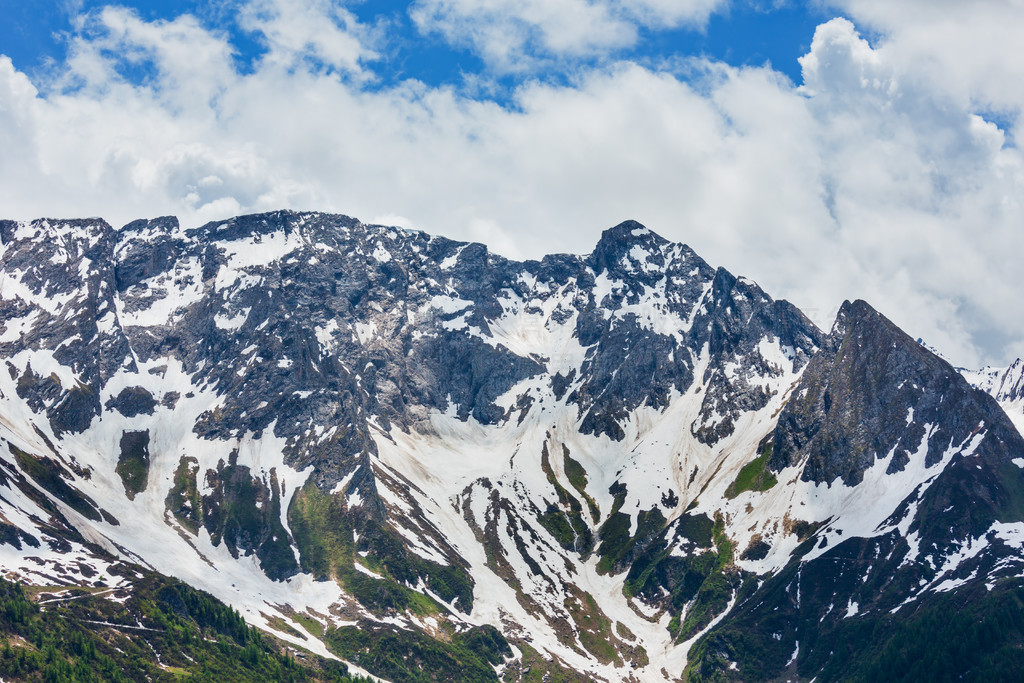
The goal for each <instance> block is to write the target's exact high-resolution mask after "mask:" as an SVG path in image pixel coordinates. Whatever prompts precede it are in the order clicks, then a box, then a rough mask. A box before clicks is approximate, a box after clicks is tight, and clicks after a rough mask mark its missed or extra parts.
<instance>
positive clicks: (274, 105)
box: [0, 0, 1024, 366]
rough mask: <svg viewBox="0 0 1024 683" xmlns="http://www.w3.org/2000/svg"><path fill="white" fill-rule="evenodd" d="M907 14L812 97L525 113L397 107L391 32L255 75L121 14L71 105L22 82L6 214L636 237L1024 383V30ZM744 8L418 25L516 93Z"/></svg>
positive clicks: (742, 90)
mask: <svg viewBox="0 0 1024 683" xmlns="http://www.w3.org/2000/svg"><path fill="white" fill-rule="evenodd" d="M890 4H891V3H881V2H870V1H863V2H859V1H857V0H850V2H847V3H845V4H843V5H842V6H841V7H840V9H841V10H842V12H843V13H844V14H846V16H847V17H849V19H845V18H836V19H832V20H831V21H828V22H825V23H823V24H822V25H820V26H819V27H818V29H817V31H816V33H815V35H814V38H813V41H812V43H811V47H810V50H809V52H808V53H807V54H806V55H805V56H804V57H803V58H802V59H801V62H800V64H801V67H802V73H803V82H802V83H801V84H793V83H791V82H790V81H789V80H788V79H787V78H786V77H785V76H783V75H781V74H780V73H778V72H776V71H773V70H772V69H771V68H769V67H767V66H765V67H761V68H734V67H731V66H729V65H726V64H723V63H720V62H711V61H707V60H701V59H697V58H694V59H689V60H685V61H682V62H678V61H677V62H674V63H673V64H672V65H670V66H665V67H663V68H655V67H653V66H651V65H649V64H648V65H641V64H638V63H635V62H630V61H622V60H619V61H616V59H615V57H614V54H615V53H614V51H611V52H609V54H611V55H612V57H611V58H609V59H605V60H598V61H597V62H596V63H592V64H590V65H589V66H586V67H582V66H580V67H578V68H575V69H574V71H573V72H572V73H571V74H570V75H569V81H570V83H569V84H568V85H554V84H551V83H545V82H544V81H542V80H539V79H536V78H534V77H532V76H530V75H529V74H526V75H524V76H523V77H522V78H521V79H520V80H519V81H518V82H519V85H518V86H516V89H515V91H514V92H513V94H512V96H511V97H510V102H511V104H509V105H503V104H499V103H497V102H495V101H492V100H488V99H483V98H475V97H473V96H472V95H471V94H467V93H466V92H463V91H460V90H458V89H457V88H455V87H454V86H450V87H448V86H444V87H431V86H428V85H425V84H423V83H421V82H417V81H411V80H410V81H405V82H402V83H399V84H398V85H395V86H388V87H381V86H380V84H377V83H374V64H375V63H376V62H377V61H379V60H380V59H382V57H381V55H382V54H383V53H384V52H385V51H386V43H387V35H386V27H384V28H383V29H382V28H381V27H369V26H366V25H363V24H361V23H360V22H359V21H358V20H357V19H356V17H355V15H353V14H352V13H350V12H349V11H348V10H346V9H345V8H344V7H342V6H339V5H338V4H337V3H331V2H328V1H327V0H308V1H306V2H302V3H295V2H290V3H289V2H284V0H257V1H255V2H249V3H245V4H243V5H242V6H241V8H240V10H239V15H238V16H239V21H240V23H241V24H242V25H243V26H244V27H245V28H246V30H248V31H251V32H252V33H253V34H254V35H256V36H258V38H259V40H260V41H262V43H263V45H264V46H265V48H266V50H265V52H264V53H263V54H262V55H261V56H260V57H259V59H258V60H257V61H256V62H255V63H254V64H252V65H249V66H247V67H245V68H243V67H241V66H239V64H238V60H236V59H235V56H236V55H235V50H234V48H233V46H232V44H231V41H230V38H229V36H228V34H227V33H225V32H222V31H220V30H218V29H217V28H216V27H210V26H208V25H205V24H203V23H202V22H200V21H199V20H197V19H196V18H194V17H191V16H188V15H184V16H181V17H178V18H177V19H174V20H173V21H155V22H147V21H144V20H142V19H140V18H139V17H138V16H137V15H136V14H134V13H133V12H132V11H131V10H128V9H124V8H117V7H107V8H104V9H103V10H102V11H99V12H95V13H92V14H89V15H87V16H85V17H82V19H81V22H80V30H79V31H78V32H77V33H76V35H75V36H74V38H73V42H72V44H71V46H70V51H69V57H68V59H67V61H66V62H65V63H62V64H60V65H57V67H56V68H55V70H54V71H53V72H52V74H51V76H50V77H49V78H48V79H45V80H44V79H40V78H36V80H35V81H34V80H32V79H30V78H29V76H27V75H26V74H25V73H24V72H22V71H19V69H18V68H16V67H15V65H14V64H12V62H11V61H10V60H9V59H7V58H6V57H0V148H2V149H3V150H4V156H3V159H2V161H0V213H2V214H4V217H11V218H18V219H28V218H34V217H39V216H44V215H45V216H84V215H96V216H103V217H105V218H106V219H107V220H109V221H110V222H111V223H113V224H115V225H117V224H122V223H125V222H127V221H129V220H132V219H135V218H139V217H145V216H155V215H161V214H175V215H178V216H179V217H180V218H181V219H182V222H183V223H184V224H186V225H198V224H201V223H203V222H205V221H207V220H213V219H218V218H223V217H227V216H230V215H234V214H237V213H243V212H253V211H261V210H270V209H277V208H282V207H289V208H299V209H318V210H328V211H339V212H343V213H347V214H349V215H354V216H356V217H359V218H361V219H363V220H366V221H370V220H376V221H380V222H389V223H393V224H401V225H406V226H415V227H417V228H421V229H424V230H428V231H430V232H434V233H440V234H445V235H448V236H451V237H454V238H458V239H471V240H476V241H482V242H485V243H487V244H488V245H490V246H491V247H492V249H494V250H495V251H497V252H499V253H503V254H506V255H508V256H512V257H537V256H540V255H542V254H544V253H549V252H555V251H569V252H577V253H579V252H587V251H589V250H590V249H591V248H592V247H593V245H594V243H595V242H596V240H597V237H598V235H599V233H600V230H602V229H603V228H605V227H608V226H610V225H613V224H615V223H617V222H618V221H620V220H623V219H626V218H635V219H637V220H640V221H642V222H644V223H645V224H647V225H648V226H649V227H651V228H652V229H654V230H655V231H657V232H659V233H661V234H663V235H664V236H666V237H668V238H670V239H673V240H678V241H683V242H686V243H688V244H690V245H691V246H692V247H693V248H694V249H695V250H696V251H697V252H698V253H700V254H701V255H702V256H704V257H705V258H706V259H708V260H709V261H710V262H712V263H713V264H715V265H723V266H725V267H727V268H728V269H729V270H731V271H733V272H735V273H738V274H745V275H748V276H750V277H753V278H755V279H757V280H758V281H759V282H760V284H761V285H762V286H764V287H765V288H766V289H767V290H768V291H769V292H771V293H773V295H776V296H779V297H785V298H788V299H790V300H791V301H793V302H794V303H796V304H797V305H798V306H800V307H801V308H803V309H805V310H806V311H808V312H809V314H811V315H812V317H813V318H815V320H816V322H818V323H819V324H820V325H822V326H824V327H828V325H830V324H831V319H832V316H833V315H834V313H835V311H836V310H837V309H838V306H839V304H840V303H841V302H842V300H843V299H845V298H854V297H861V298H865V299H867V300H869V301H871V302H872V304H874V305H875V306H876V307H878V308H879V309H880V310H881V311H882V312H884V313H885V314H886V315H888V316H889V317H891V318H893V319H894V320H895V321H896V322H897V323H898V324H900V325H901V326H903V327H904V329H906V330H907V331H908V332H910V333H911V334H913V335H915V336H921V337H924V338H925V339H926V340H927V341H928V342H929V343H930V344H932V345H933V346H936V347H937V348H939V349H940V350H941V351H943V352H944V353H945V354H946V355H947V356H948V357H950V358H951V360H953V361H955V362H958V363H961V364H963V365H968V366H977V365H980V364H981V363H983V362H994V363H1005V362H1008V361H1009V360H1010V359H1012V357H1015V356H1017V355H1024V297H1022V296H1021V285H1020V281H1019V268H1018V266H1017V263H1018V261H1019V259H1020V254H1022V253H1024V207H1022V203H1021V202H1022V200H1021V198H1022V197H1024V192H1022V190H1024V160H1022V157H1021V154H1020V150H1019V149H1018V148H1017V146H1016V143H1015V140H1016V137H1015V135H1016V132H1017V130H1019V128H1020V123H1021V111H1022V110H1024V91H1021V90H1020V89H1019V88H1017V87H1015V84H1016V83H1019V82H1020V80H1021V76H1024V74H1022V73H1020V72H1021V71H1022V70H1024V66H1022V65H1021V62H1020V60H1019V59H1017V58H1016V52H1015V42H1014V40H1013V38H1014V36H1019V35H1022V34H1024V17H1022V11H1021V9H1020V8H1019V6H1018V5H1014V4H1009V3H1000V2H994V1H993V2H977V3H970V4H969V5H968V4H963V3H954V2H948V3H942V2H940V3H924V2H920V3H919V2H917V1H916V0H914V1H912V2H907V3H899V6H900V7H899V8H898V9H897V8H891V7H890ZM481 7H482V8H484V9H479V8H481ZM720 9H722V8H721V7H720V4H719V3H718V2H714V1H712V0H707V1H704V0H698V1H696V2H678V3H672V2H669V1H668V0H648V1H647V2H644V3H639V4H637V3H633V4H630V5H629V6H628V7H627V5H626V4H625V3H617V2H613V1H612V0H609V1H608V2H597V1H592V2H584V1H583V0H560V1H559V2H554V3H543V4H536V3H530V2H526V3H515V4H512V3H506V2H504V0H493V1H492V2H488V3H472V4H470V3H463V2H461V0H419V2H417V3H416V4H414V5H413V7H412V10H411V16H412V19H413V20H414V21H415V22H416V24H417V26H419V27H420V30H422V31H424V32H426V33H433V34H436V35H440V36H442V37H443V39H444V40H447V41H451V42H452V43H456V44H459V45H463V46H466V47H467V49H471V50H473V51H475V52H476V53H477V54H479V55H480V56H481V58H482V59H484V60H485V62H486V63H487V64H489V67H488V68H491V69H493V70H494V73H505V72H506V71H507V70H508V69H510V68H513V66H512V65H513V63H518V64H527V65H528V67H524V68H528V69H537V68H543V67H542V65H543V64H545V63H548V62H549V61H550V60H551V59H552V58H554V57H558V56H560V55H569V56H572V55H584V54H591V55H593V54H596V53H599V52H600V51H602V50H611V49H612V48H614V47H615V46H620V45H626V44H628V43H629V41H635V40H637V39H638V38H637V36H638V35H640V33H641V32H642V31H644V30H655V29H656V28H657V27H671V26H678V25H680V24H683V23H689V24H693V25H700V24H701V22H703V21H706V20H707V17H708V16H709V14H710V13H711V12H713V11H716V10H720ZM853 22H857V23H853ZM860 31H865V32H868V34H869V35H873V36H876V37H875V38H873V43H872V44H869V42H868V41H867V40H865V38H864V37H862V35H861V32H860ZM382 32H383V33H382ZM495 41H498V42H495ZM501 41H504V42H501Z"/></svg>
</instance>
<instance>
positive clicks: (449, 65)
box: [0, 0, 831, 103]
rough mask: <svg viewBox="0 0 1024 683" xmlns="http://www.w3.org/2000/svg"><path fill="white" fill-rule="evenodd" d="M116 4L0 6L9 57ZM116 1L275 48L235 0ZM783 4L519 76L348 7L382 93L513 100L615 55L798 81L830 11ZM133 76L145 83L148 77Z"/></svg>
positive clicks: (400, 16) (381, 15) (56, 40)
mask: <svg viewBox="0 0 1024 683" xmlns="http://www.w3.org/2000/svg"><path fill="white" fill-rule="evenodd" d="M109 4H112V3H106V2H102V1H97V0H79V1H78V2H72V1H71V0H68V1H65V2H52V3H25V2H20V1H18V0H0V15H3V16H4V17H5V21H4V22H0V47H2V50H3V54H6V55H7V56H8V57H10V58H11V59H12V61H13V62H14V64H15V66H16V67H18V68H19V69H20V70H22V71H25V72H27V73H41V72H45V71H46V70H47V69H48V68H51V67H52V65H53V64H54V63H60V62H62V61H64V60H65V59H66V58H67V56H68V49H69V45H70V41H71V39H72V37H73V36H74V35H75V34H76V33H77V32H78V31H79V30H80V25H79V21H80V18H81V17H82V16H83V15H87V14H89V13H90V12H97V11H99V10H101V9H102V8H103V7H105V6H107V5H109ZM116 4H118V5H122V6H126V7H130V8H131V9H132V10H133V11H134V12H135V13H136V14H137V15H138V16H139V18H141V19H143V20H146V21H159V20H164V21H170V20H173V19H175V18H176V17H179V16H181V15H183V14H189V15H193V16H195V17H197V18H198V19H199V20H200V21H201V23H202V24H203V25H204V26H206V27H208V28H210V29H214V30H218V31H223V32H225V33H226V34H227V36H228V38H229V41H230V43H231V45H232V47H233V48H234V50H235V53H236V54H235V58H236V59H237V61H238V64H239V66H240V68H243V69H245V68H251V67H252V65H253V63H254V62H256V61H257V60H258V59H259V58H260V57H261V56H262V55H264V54H265V53H266V51H267V49H268V48H267V45H266V43H265V41H264V40H262V39H261V36H260V35H259V34H258V32H254V31H252V30H251V29H248V28H246V27H244V26H241V25H240V22H239V21H238V20H237V16H236V14H235V12H233V11H232V10H231V9H230V6H231V3H223V2H218V3H210V2H196V1H195V0H163V1H160V2H154V1H148V2H142V1H138V0H137V1H135V2H125V3H116ZM775 4H778V3H775ZM775 4H773V3H770V2H750V1H744V2H737V3H734V4H731V5H730V6H728V7H723V9H722V11H719V12H714V13H712V14H710V16H708V17H707V19H706V20H701V21H699V22H695V23H685V24H683V25H681V26H674V27H659V26H645V27H642V28H641V31H640V34H639V36H638V38H639V39H638V40H637V41H636V43H635V44H631V45H626V46H622V47H619V48H616V49H613V50H610V51H608V52H606V53H602V54H600V55H584V56H582V57H574V58H566V57H564V56H563V57H560V58H559V59H558V60H556V61H555V62H554V63H549V64H546V65H545V67H544V68H543V69H541V70H530V71H528V72H524V73H518V74H508V73H494V72H493V71H489V69H488V65H487V63H486V61H485V60H484V59H483V58H481V56H480V55H479V54H477V53H476V52H475V51H474V50H473V49H471V48H470V47H467V46H465V45H461V44H458V43H452V42H450V41H447V40H445V39H444V37H442V36H439V35H436V34H431V33H430V32H429V31H424V30H422V28H421V27H418V26H417V25H416V23H415V22H414V21H413V19H412V18H411V17H410V12H409V9H410V3H408V2H400V1H395V0H381V1H370V0H368V1H364V2H355V3H350V4H349V5H348V8H349V10H350V11H351V12H352V14H353V15H354V16H355V17H356V18H357V19H358V20H359V22H361V23H363V24H366V25H368V26H379V27H382V30H384V31H385V32H386V34H387V35H386V37H384V38H383V39H382V41H381V43H382V47H381V50H380V52H381V54H380V56H379V58H378V59H375V60H373V72H374V76H375V78H376V80H375V84H374V85H375V87H389V86H393V85H395V84H396V83H398V82H400V81H402V80H405V79H410V78H411V79H416V80H419V81H422V82H424V83H426V84H428V85H431V86H443V85H451V86H455V87H465V85H466V78H465V75H466V74H467V73H468V74H472V75H479V74H481V73H485V74H487V76H488V79H489V80H492V81H493V82H494V85H495V86H497V87H494V88H493V89H490V90H489V91H488V95H489V96H490V97H492V98H494V99H496V100H499V101H502V102H505V103H507V102H509V99H508V95H509V88H512V87H514V86H515V85H516V84H517V83H518V82H521V81H522V80H523V79H524V78H533V79H536V78H540V79H550V80H553V81H556V82H558V81H564V80H565V79H567V78H570V77H571V75H572V73H574V72H575V71H576V70H578V69H579V68H581V67H588V66H594V65H595V64H597V63H599V62H601V61H607V60H609V59H624V60H634V61H638V62H641V63H650V64H658V63H661V62H662V61H664V60H678V59H684V58H688V57H707V58H710V59H713V60H718V61H721V62H724V63H727V64H731V65H735V66H761V65H763V64H765V63H770V64H771V65H772V66H773V67H774V68H775V69H776V70H777V71H779V72H781V73H784V74H786V75H787V76H788V77H789V78H790V79H792V80H793V81H794V82H799V81H800V66H799V64H798V62H797V59H798V58H799V57H800V56H802V55H803V54H805V53H806V52H807V51H808V49H809V48H810V42H811V38H812V37H813V34H814V28H815V26H817V25H818V24H819V23H821V22H823V21H825V20H827V19H828V18H830V16H831V15H830V14H829V12H828V11H827V10H826V9H825V8H824V7H823V6H821V5H817V4H815V3H803V2H799V3H798V2H791V3H782V4H778V6H775ZM131 75H133V76H135V77H136V79H139V80H141V78H142V77H143V76H144V75H145V72H141V71H140V72H135V73H133V74H131Z"/></svg>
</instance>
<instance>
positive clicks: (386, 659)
mask: <svg viewBox="0 0 1024 683" xmlns="http://www.w3.org/2000/svg"><path fill="white" fill-rule="evenodd" d="M326 637H327V643H328V645H329V646H330V648H331V650H332V651H333V652H334V653H335V654H337V655H338V656H340V657H342V658H344V659H346V660H348V661H350V662H353V663H354V664H358V665H359V666H361V667H363V668H364V669H366V670H367V671H369V672H370V673H372V674H374V675H375V676H380V677H382V678H385V679H387V680H390V681H393V682H394V683H428V682H429V683H433V682H434V681H465V682H466V683H485V682H489V681H497V680H498V676H497V674H496V673H495V672H494V669H493V668H492V666H491V664H492V662H493V663H497V662H500V661H502V657H504V656H507V655H511V654H512V651H511V649H510V648H509V647H508V643H507V642H505V639H504V638H503V637H502V636H501V634H500V633H498V632H497V630H496V629H494V628H493V627H487V626H484V627H475V628H473V629H470V631H469V632H467V633H464V634H456V635H455V636H453V637H452V640H451V642H447V643H446V642H443V641H440V640H435V639H433V638H430V637H428V636H426V635H424V634H423V633H420V632H418V631H402V630H397V629H392V628H390V627H382V626H379V625H376V624H370V623H366V622H364V623H362V624H360V625H359V626H343V627H341V628H333V629H330V630H328V632H327V636H326ZM496 653H497V654H498V657H497V658H496ZM495 660H496V661H495Z"/></svg>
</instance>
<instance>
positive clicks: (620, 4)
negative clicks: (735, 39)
mask: <svg viewBox="0 0 1024 683" xmlns="http://www.w3.org/2000/svg"><path fill="white" fill-rule="evenodd" d="M726 4H727V2H726V0H631V1H628V2H625V1H622V0H486V1H485V2H480V1H479V0H418V1H417V2H416V3H415V4H414V5H413V7H412V9H411V10H410V14H411V16H412V18H413V20H414V21H415V22H416V24H417V26H418V27H419V28H420V30H421V31H424V32H426V33H438V34H440V35H442V36H443V37H444V38H445V39H447V40H448V41H450V42H451V43H453V44H455V45H460V46H463V47H467V48H470V49H472V50H474V51H475V52H476V53H478V54H479V55H480V56H481V57H482V58H483V59H484V61H485V62H486V63H487V64H488V65H489V66H490V67H492V68H494V69H496V70H498V71H500V72H517V71H518V72H522V71H530V70H533V69H535V68H537V67H538V66H539V65H542V64H545V63H548V62H549V61H550V60H552V59H565V58H572V57H591V56H594V55H599V54H601V53H604V52H606V51H609V50H611V51H614V50H616V49H619V48H624V47H631V46H633V45H635V44H636V42H637V41H638V40H639V38H640V30H641V29H654V30H659V29H667V28H675V27H677V26H681V25H690V26H694V27H700V26H702V25H703V24H704V23H705V22H706V21H707V19H708V17H709V16H710V15H711V14H712V12H714V11H715V10H717V9H719V8H721V7H723V6H725V5H726Z"/></svg>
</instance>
